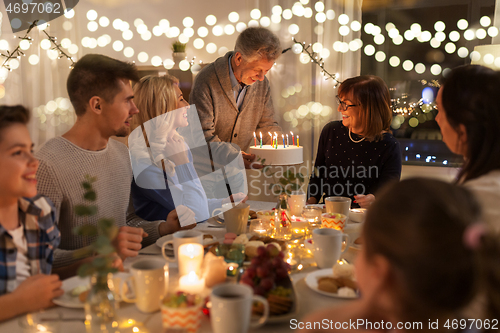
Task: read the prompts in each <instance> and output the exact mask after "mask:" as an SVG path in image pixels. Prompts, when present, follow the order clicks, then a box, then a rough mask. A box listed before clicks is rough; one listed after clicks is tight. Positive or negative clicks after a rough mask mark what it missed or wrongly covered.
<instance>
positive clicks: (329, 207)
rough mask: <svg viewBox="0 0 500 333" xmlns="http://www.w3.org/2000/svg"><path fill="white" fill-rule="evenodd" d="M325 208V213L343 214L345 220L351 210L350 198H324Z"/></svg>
mask: <svg viewBox="0 0 500 333" xmlns="http://www.w3.org/2000/svg"><path fill="white" fill-rule="evenodd" d="M325 206H326V212H327V213H339V214H344V215H345V216H346V218H349V211H350V209H351V198H348V197H328V198H325Z"/></svg>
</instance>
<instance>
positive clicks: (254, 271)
mask: <svg viewBox="0 0 500 333" xmlns="http://www.w3.org/2000/svg"><path fill="white" fill-rule="evenodd" d="M283 257H284V255H283V252H281V251H280V250H278V248H277V247H276V246H274V245H272V244H268V245H267V247H264V246H261V247H259V248H258V249H257V256H256V257H254V258H252V261H251V263H250V267H249V268H247V269H246V270H245V272H244V273H243V275H242V276H241V279H240V283H244V284H247V285H249V286H250V287H252V289H253V292H254V294H256V295H261V296H266V295H267V293H268V292H269V291H270V290H271V289H273V287H274V286H275V285H276V284H277V283H279V282H280V281H281V280H284V279H286V278H287V277H288V271H289V270H290V265H289V264H287V263H286V262H285V261H284V260H283Z"/></svg>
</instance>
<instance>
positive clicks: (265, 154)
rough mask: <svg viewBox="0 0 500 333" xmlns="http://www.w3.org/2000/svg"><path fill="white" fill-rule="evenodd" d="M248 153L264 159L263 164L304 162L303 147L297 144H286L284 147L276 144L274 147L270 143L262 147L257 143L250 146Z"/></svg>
mask: <svg viewBox="0 0 500 333" xmlns="http://www.w3.org/2000/svg"><path fill="white" fill-rule="evenodd" d="M250 154H255V156H257V158H259V157H260V158H261V160H263V159H265V160H266V161H265V162H264V164H265V165H295V164H302V163H303V162H304V160H303V149H302V147H297V146H288V147H286V148H283V146H278V148H277V149H276V148H273V147H272V146H271V145H263V146H262V148H260V146H259V145H257V147H255V146H253V147H250Z"/></svg>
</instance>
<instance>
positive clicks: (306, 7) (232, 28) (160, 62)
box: [0, 0, 500, 118]
mask: <svg viewBox="0 0 500 333" xmlns="http://www.w3.org/2000/svg"><path fill="white" fill-rule="evenodd" d="M269 14H270V15H269V16H266V15H264V13H263V12H262V11H261V10H259V9H257V8H255V9H252V10H251V11H250V12H249V16H250V19H249V20H248V21H247V20H245V19H244V17H243V16H242V15H240V14H239V13H237V12H231V13H229V14H228V16H227V19H228V21H229V22H227V21H226V20H225V19H223V18H222V19H221V18H220V17H219V18H217V17H216V16H215V15H212V14H209V15H207V16H206V18H205V22H197V23H198V25H197V26H195V20H194V19H193V18H191V17H189V16H186V17H184V18H183V19H182V26H183V27H177V26H175V25H173V24H171V22H170V21H168V20H167V19H161V20H160V21H159V22H158V23H157V24H156V25H154V24H153V25H154V26H153V27H152V28H148V26H147V25H146V23H145V22H144V21H143V20H142V19H140V18H137V19H135V20H134V21H133V24H132V23H129V22H127V21H126V20H122V19H120V18H115V19H113V20H110V19H109V18H108V17H106V16H102V15H101V16H99V15H98V13H97V12H96V11H95V10H93V9H91V10H89V11H88V12H87V13H86V18H87V19H88V23H87V29H88V31H89V32H90V35H89V36H85V37H83V38H82V39H81V41H79V42H75V41H71V40H70V39H69V38H63V39H62V40H61V42H60V43H59V42H58V41H57V39H56V38H55V37H52V36H50V35H49V34H48V32H47V31H45V28H46V27H47V26H48V25H46V26H45V27H44V28H42V29H41V27H40V26H39V27H38V29H39V30H41V31H43V33H44V34H45V37H46V38H44V39H43V40H41V41H40V47H41V48H42V49H44V50H47V55H48V56H49V58H50V59H53V60H54V59H60V58H66V59H68V60H69V62H70V64H71V65H70V67H71V66H72V65H73V64H74V60H73V56H74V55H76V54H77V53H78V52H79V51H80V50H81V48H82V47H83V48H90V49H95V48H97V47H101V48H104V47H106V46H108V45H110V46H111V47H112V49H113V50H114V51H116V52H119V53H122V54H123V55H124V56H125V57H126V58H131V60H134V61H138V62H139V63H142V64H145V63H147V62H148V61H149V62H150V63H151V65H153V66H155V67H160V66H163V67H165V68H166V69H171V68H173V67H174V65H177V66H179V68H180V69H181V70H184V71H187V70H191V71H192V72H193V73H196V72H197V71H199V70H200V69H201V66H200V64H202V60H199V59H197V58H196V57H193V58H192V60H191V61H189V60H188V57H187V56H186V57H185V58H184V59H183V60H181V61H180V62H179V63H177V64H176V63H175V62H174V61H173V60H172V59H171V58H169V57H167V58H163V57H161V56H159V55H154V56H150V54H148V53H147V52H145V51H141V52H139V53H136V52H135V50H134V49H133V47H132V46H131V45H126V44H127V43H128V42H130V41H132V40H133V39H134V38H136V37H135V36H140V38H141V39H142V40H144V41H149V40H151V39H152V38H154V37H163V36H165V37H167V38H170V39H173V40H178V41H180V42H182V43H188V44H189V46H192V47H193V48H194V49H196V50H199V51H200V52H201V51H203V49H204V50H205V51H206V52H207V53H208V54H214V53H217V52H218V53H219V55H221V54H224V53H225V52H227V51H228V48H227V47H225V46H220V45H219V46H220V47H218V46H217V45H216V44H215V43H216V40H214V39H213V38H212V35H213V36H214V37H220V36H223V35H233V34H234V33H235V32H241V31H243V30H244V29H245V28H247V27H252V26H263V27H267V28H269V29H271V30H273V31H280V32H282V31H286V32H287V33H288V34H289V36H292V40H293V43H294V45H293V47H292V51H293V52H294V53H295V54H298V55H300V57H299V60H300V62H301V63H303V64H310V63H314V64H315V65H316V66H318V68H319V69H320V73H321V74H322V75H323V76H324V77H325V79H326V80H331V82H333V87H336V86H338V84H339V83H340V81H339V77H338V74H332V73H330V72H329V71H328V70H326V69H325V60H326V59H328V58H329V57H330V55H331V54H332V52H338V53H347V52H356V51H358V50H362V52H364V54H365V55H366V56H370V57H371V56H373V57H374V58H375V60H376V61H378V62H384V61H387V62H388V63H389V65H390V66H391V67H394V68H395V67H401V68H403V69H404V70H405V71H412V70H413V71H415V72H416V73H417V74H425V73H426V72H430V73H431V74H432V75H436V76H437V75H441V74H442V73H443V72H444V71H446V70H447V69H446V68H441V66H440V65H439V64H438V61H437V60H439V59H437V60H436V59H434V60H436V61H437V62H436V63H434V64H432V65H430V66H429V65H428V66H426V65H425V64H423V63H416V64H415V63H413V62H412V61H411V60H410V59H406V60H403V59H400V58H398V57H397V56H395V55H392V56H390V55H387V54H385V53H384V51H383V50H377V47H378V45H383V44H384V43H385V42H386V40H387V39H388V38H389V39H390V40H391V41H392V42H393V43H394V44H395V45H402V44H403V43H404V42H405V41H407V42H410V41H412V40H418V41H419V42H421V43H429V45H430V47H431V48H433V49H439V48H443V46H444V51H445V52H446V53H448V54H453V53H456V54H457V55H458V56H459V57H461V58H464V57H467V56H469V57H471V58H472V59H474V58H475V59H477V58H478V57H481V56H483V55H479V54H478V53H477V52H475V51H470V50H468V49H467V48H465V47H458V45H457V42H458V41H459V40H460V39H461V38H463V39H464V40H466V41H470V40H472V39H475V38H477V39H484V38H485V37H487V36H490V37H495V36H497V35H498V28H497V27H495V26H494V25H492V22H491V18H489V17H488V16H483V17H481V19H480V21H479V25H478V26H475V25H471V26H469V24H470V23H469V22H468V21H467V20H465V19H461V20H459V21H458V22H457V28H458V30H453V29H451V28H452V27H448V30H450V29H451V30H452V31H450V32H448V33H445V28H446V25H445V24H444V22H442V21H438V22H436V23H435V24H434V30H435V32H431V31H426V30H424V29H423V28H422V27H421V26H420V25H419V24H418V23H413V24H411V26H410V28H409V29H407V30H404V29H401V28H399V27H396V25H395V24H393V23H391V22H388V23H387V24H386V25H385V30H386V31H383V30H382V28H381V27H379V26H377V25H376V24H373V23H370V22H367V23H365V24H363V25H362V24H361V23H360V22H359V21H357V20H353V19H352V18H350V17H349V16H348V15H346V14H344V13H336V12H335V11H334V10H332V9H328V10H327V9H326V8H325V4H324V3H323V2H322V1H310V0H300V1H296V2H295V3H293V5H292V6H291V7H290V8H286V7H281V6H279V5H276V6H273V7H272V8H271V11H270V13H269ZM74 16H75V12H74V10H73V9H71V8H68V9H66V10H65V14H64V17H65V18H66V19H67V20H66V21H64V22H63V24H62V27H63V29H64V30H65V31H70V30H71V29H73V23H72V22H71V19H72V18H73V17H74ZM294 17H295V18H297V19H301V18H306V19H310V20H311V21H312V22H315V23H317V25H316V26H314V25H313V31H314V33H315V35H317V36H318V39H320V38H319V36H321V35H322V34H323V33H324V32H325V28H324V27H325V26H324V24H325V23H326V22H328V21H332V22H333V21H334V20H336V21H338V33H339V35H340V37H339V38H338V40H336V41H335V42H334V43H333V45H332V47H331V48H330V47H328V46H327V45H323V44H321V43H319V42H314V43H311V44H306V43H305V42H299V41H298V40H297V39H296V36H298V35H299V33H300V31H301V29H303V28H301V27H302V26H303V25H302V24H301V25H299V24H297V23H298V21H297V23H292V22H290V20H291V19H292V18H294ZM283 26H285V29H283ZM308 26H310V25H308ZM134 27H135V30H134ZM109 28H113V29H114V30H117V31H118V32H119V33H120V34H121V38H116V39H115V40H113V38H112V37H111V36H110V34H111V35H113V33H112V32H110V31H104V32H105V33H103V34H102V35H100V36H99V37H98V36H95V37H91V36H92V34H94V33H97V31H102V30H103V29H109ZM398 28H399V29H398ZM400 29H401V31H400ZM455 29H456V28H455ZM30 30H31V29H29V30H28V33H27V34H26V35H25V36H24V37H19V38H20V39H21V41H20V43H19V45H17V46H16V48H15V49H14V51H12V52H9V51H8V49H9V47H8V46H9V43H8V42H7V41H6V40H4V39H2V40H0V50H5V51H4V52H2V53H0V54H1V55H2V56H3V57H4V58H5V59H4V61H3V64H2V66H1V67H2V68H0V69H7V70H8V71H11V70H12V69H15V68H17V67H18V66H19V62H17V63H16V60H17V61H18V60H19V59H20V58H21V56H24V55H25V53H24V52H23V51H26V50H27V49H29V46H30V45H31V44H32V42H33V39H32V38H31V37H29V36H28V34H29V32H30ZM106 32H107V33H106ZM363 32H364V33H365V34H367V35H373V43H368V42H367V43H366V45H363V41H361V39H360V38H359V37H360V34H361V33H363ZM355 37H358V38H355ZM208 38H211V39H212V40H210V42H209V40H207V39H208ZM446 39H449V41H446ZM365 40H366V39H365ZM196 52H198V51H196ZM199 55H200V54H198V56H199ZM201 56H202V57H203V55H201ZM134 58H135V59H134ZM38 61H39V59H38V56H37V55H35V54H33V55H31V56H30V57H29V63H30V64H32V65H36V64H37V63H38ZM492 62H493V63H494V64H495V65H497V66H498V67H499V68H500V58H498V59H493V60H492ZM2 75H3V72H0V76H2ZM0 79H3V78H2V77H0ZM2 82H3V81H2ZM0 83H1V82H0ZM427 85H431V84H430V83H429V84H427ZM296 88H297V87H295V86H290V87H288V88H285V90H286V91H285V92H284V93H283V92H282V96H283V97H284V98H286V97H285V96H290V95H292V94H293V93H295V92H298V90H299V89H296ZM290 93H291V94H290ZM309 104H311V103H308V104H307V105H303V106H304V108H302V109H303V110H302V113H304V112H305V106H307V109H308V110H309V112H310V113H311V114H312V113H313V110H315V112H316V114H321V115H323V114H325V115H326V114H327V111H328V107H327V106H326V105H325V106H322V107H321V108H318V107H316V106H315V107H313V106H312V105H316V104H314V103H312V104H311V105H309ZM422 105H425V103H423V101H422V100H419V101H417V102H410V101H409V98H408V96H405V95H403V96H401V97H400V98H397V99H395V100H394V101H393V111H394V113H395V114H405V115H406V114H411V113H412V112H413V111H414V110H416V109H419V108H421V107H422ZM297 110H298V109H297ZM325 110H326V111H325ZM297 112H298V111H297ZM300 115H301V114H300ZM289 118H293V117H292V116H291V115H289Z"/></svg>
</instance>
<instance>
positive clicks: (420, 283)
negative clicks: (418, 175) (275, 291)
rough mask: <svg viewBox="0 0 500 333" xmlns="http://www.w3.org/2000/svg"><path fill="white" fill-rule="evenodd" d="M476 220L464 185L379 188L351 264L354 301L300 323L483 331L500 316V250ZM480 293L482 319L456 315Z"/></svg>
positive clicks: (417, 183) (427, 182) (426, 182)
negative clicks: (483, 302)
mask: <svg viewBox="0 0 500 333" xmlns="http://www.w3.org/2000/svg"><path fill="white" fill-rule="evenodd" d="M480 221H481V216H480V207H479V205H478V203H477V202H476V200H475V199H474V197H473V195H472V194H471V193H470V192H469V191H468V190H467V189H465V188H463V187H459V186H457V185H452V184H448V183H445V182H441V181H438V180H431V179H408V180H403V181H401V182H400V183H395V184H390V185H389V186H387V187H384V189H382V191H380V192H379V194H378V196H377V200H376V201H375V203H374V204H373V205H372V206H371V207H370V209H369V210H368V213H367V216H366V222H365V225H364V229H363V232H362V239H363V247H362V249H361V252H360V254H359V255H358V257H357V259H356V263H355V273H356V278H357V281H358V283H359V290H360V294H361V297H360V299H359V300H356V301H353V302H351V303H349V305H347V306H344V307H342V308H336V309H332V308H330V309H325V310H323V311H321V312H319V313H315V314H314V315H311V316H310V317H309V318H306V319H304V320H303V322H306V323H308V322H325V320H327V322H328V323H330V322H333V323H342V322H348V323H349V322H355V323H361V322H360V321H358V320H363V323H364V325H360V326H357V327H356V329H355V330H353V331H356V332H360V330H361V331H372V332H373V331H379V329H380V331H386V332H391V331H403V330H407V331H417V330H423V331H431V330H432V331H433V332H449V331H450V330H449V329H448V328H446V326H445V325H446V324H448V325H449V328H452V327H453V330H456V329H459V330H460V331H461V332H466V331H467V330H468V331H472V332H478V331H480V330H481V329H482V328H484V329H485V330H489V328H491V327H492V325H491V324H492V323H493V324H494V323H495V322H496V321H497V320H498V318H500V293H499V292H500V291H499V289H498V286H499V284H500V271H499V267H498V258H499V256H500V253H499V251H500V244H499V242H498V238H495V237H492V236H491V235H488V234H487V233H485V226H484V224H483V223H481V222H480ZM479 293H484V294H485V295H487V300H486V307H485V309H484V312H483V314H484V315H485V316H484V317H483V318H482V319H481V318H478V317H471V318H474V319H475V320H477V322H475V321H474V322H472V323H471V321H468V320H465V319H466V318H467V317H463V316H461V314H460V311H462V310H463V309H464V308H465V307H467V306H468V305H469V304H470V303H471V302H473V301H474V297H475V296H476V295H478V294H479ZM485 319H487V320H485ZM437 321H438V326H436V327H430V326H429V325H430V323H436V322H437ZM368 322H370V323H371V326H370V324H368ZM381 323H383V324H382V325H383V327H381V326H380V324H381ZM418 323H420V325H421V326H415V325H418ZM405 324H406V325H408V324H409V326H406V325H405ZM398 325H403V326H398ZM374 326H375V327H377V326H378V328H379V329H377V328H374ZM471 326H472V328H471ZM349 327H352V326H349ZM332 329H333V327H332ZM311 331H313V330H312V329H311V330H308V332H311ZM316 331H321V332H324V330H319V329H318V330H316Z"/></svg>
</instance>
